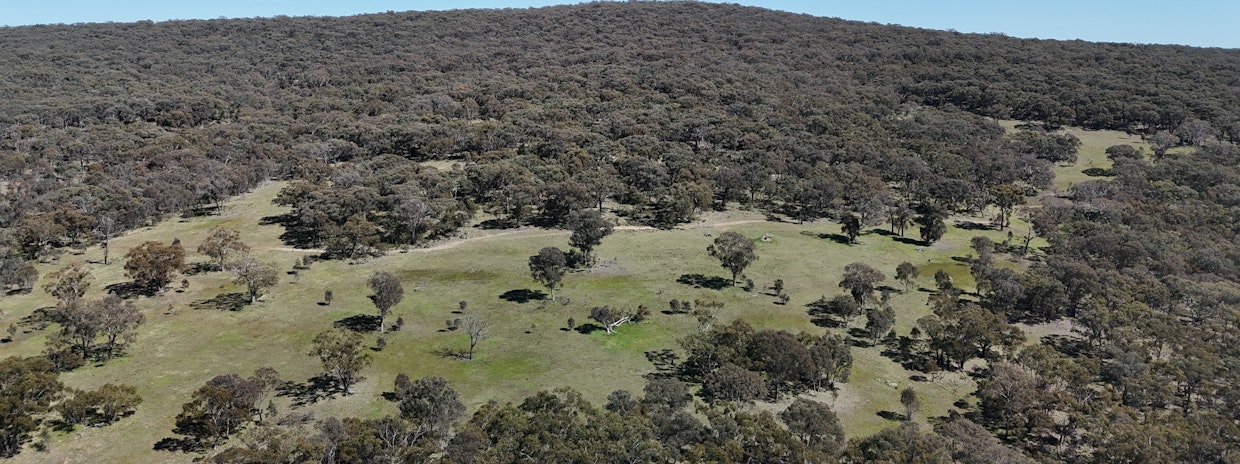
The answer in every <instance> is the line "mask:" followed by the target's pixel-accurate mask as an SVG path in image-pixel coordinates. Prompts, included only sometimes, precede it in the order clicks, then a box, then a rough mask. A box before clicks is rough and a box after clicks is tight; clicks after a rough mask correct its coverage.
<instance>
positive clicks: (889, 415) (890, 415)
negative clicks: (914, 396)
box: [877, 411, 904, 422]
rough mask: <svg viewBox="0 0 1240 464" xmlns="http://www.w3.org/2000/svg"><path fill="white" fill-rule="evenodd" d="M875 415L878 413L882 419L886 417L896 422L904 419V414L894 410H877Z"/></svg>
mask: <svg viewBox="0 0 1240 464" xmlns="http://www.w3.org/2000/svg"><path fill="white" fill-rule="evenodd" d="M877 415H878V417H881V418H883V419H887V420H889V421H896V422H900V421H903V420H904V414H900V413H898V412H895V411H879V412H878V413H877Z"/></svg>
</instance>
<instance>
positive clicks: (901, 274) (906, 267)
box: [896, 261, 921, 292]
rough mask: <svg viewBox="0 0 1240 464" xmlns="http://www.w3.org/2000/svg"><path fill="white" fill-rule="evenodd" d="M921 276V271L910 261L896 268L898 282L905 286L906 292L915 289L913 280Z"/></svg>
mask: <svg viewBox="0 0 1240 464" xmlns="http://www.w3.org/2000/svg"><path fill="white" fill-rule="evenodd" d="M919 275H921V270H920V269H917V266H914V265H913V263H910V262H908V261H905V262H902V263H900V265H898V266H896V280H898V281H900V283H901V284H904V291H906V292H907V291H908V290H909V289H910V288H912V287H913V279H916V278H917V276H919Z"/></svg>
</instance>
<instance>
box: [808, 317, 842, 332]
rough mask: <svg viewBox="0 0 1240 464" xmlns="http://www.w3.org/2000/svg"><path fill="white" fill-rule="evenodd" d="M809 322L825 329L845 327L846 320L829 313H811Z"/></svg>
mask: <svg viewBox="0 0 1240 464" xmlns="http://www.w3.org/2000/svg"><path fill="white" fill-rule="evenodd" d="M809 322H810V323H811V324H814V325H816V326H818V327H822V328H825V329H838V328H841V327H844V321H841V320H839V319H836V318H835V316H831V315H829V314H811V315H810V320H809Z"/></svg>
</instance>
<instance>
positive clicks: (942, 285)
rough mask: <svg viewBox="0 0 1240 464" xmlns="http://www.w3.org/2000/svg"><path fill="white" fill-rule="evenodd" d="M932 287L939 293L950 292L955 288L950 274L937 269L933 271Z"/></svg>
mask: <svg viewBox="0 0 1240 464" xmlns="http://www.w3.org/2000/svg"><path fill="white" fill-rule="evenodd" d="M934 286H935V287H936V288H938V289H939V291H947V290H951V289H952V288H953V287H954V286H955V283H954V282H953V280H952V275H951V274H948V273H947V271H946V270H943V269H939V270H937V271H934Z"/></svg>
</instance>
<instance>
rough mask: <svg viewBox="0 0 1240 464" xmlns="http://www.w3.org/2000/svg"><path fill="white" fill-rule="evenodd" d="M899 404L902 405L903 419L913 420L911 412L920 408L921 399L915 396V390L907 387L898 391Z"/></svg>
mask: <svg viewBox="0 0 1240 464" xmlns="http://www.w3.org/2000/svg"><path fill="white" fill-rule="evenodd" d="M900 405H901V406H904V420H913V414H916V413H917V410H918V409H921V400H920V399H918V398H917V390H914V389H913V387H908V388H905V389H904V390H902V391H900Z"/></svg>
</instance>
